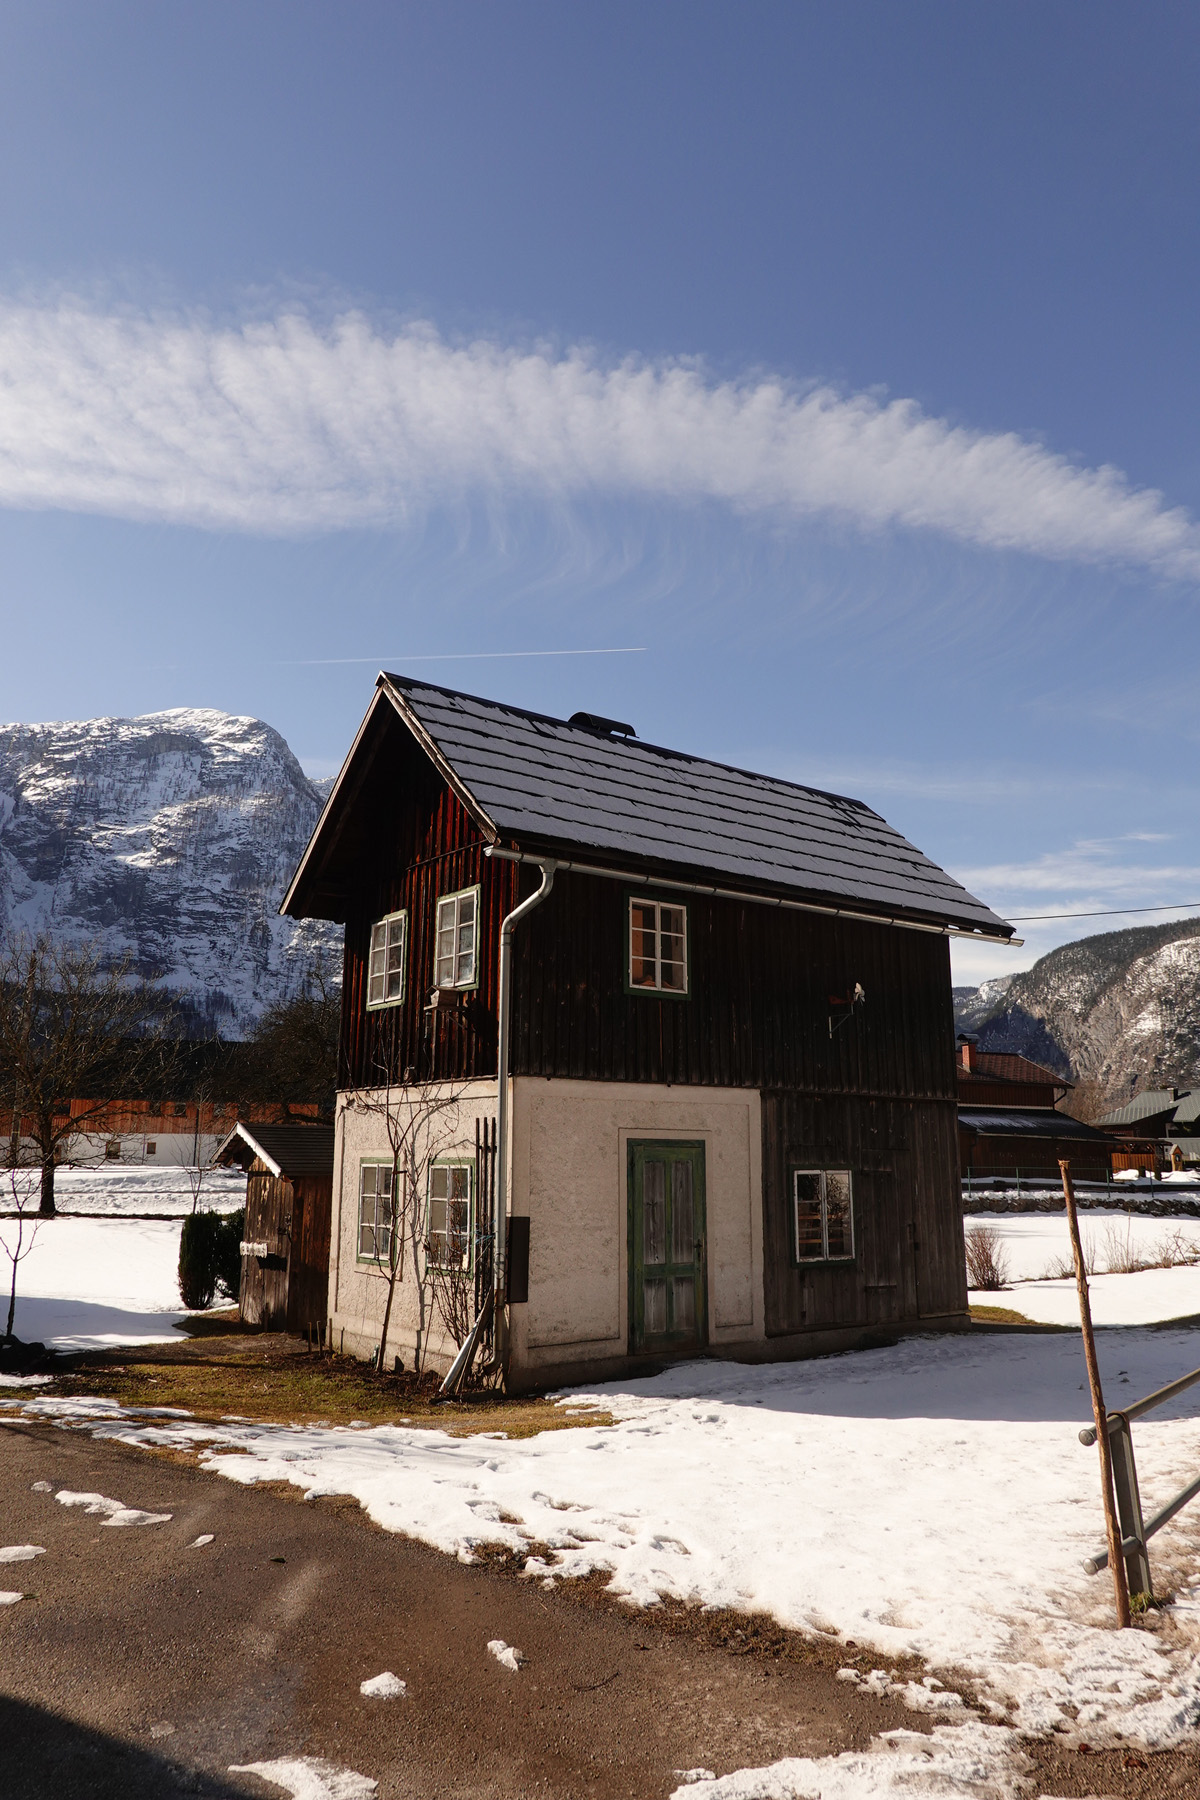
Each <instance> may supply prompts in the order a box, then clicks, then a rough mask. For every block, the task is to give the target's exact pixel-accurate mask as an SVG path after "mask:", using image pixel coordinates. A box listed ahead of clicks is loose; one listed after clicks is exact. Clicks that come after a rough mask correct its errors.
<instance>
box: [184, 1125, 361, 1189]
mask: <svg viewBox="0 0 1200 1800" xmlns="http://www.w3.org/2000/svg"><path fill="white" fill-rule="evenodd" d="M256 1159H258V1160H261V1161H262V1162H265V1163H266V1165H267V1167H268V1169H270V1171H271V1173H272V1175H283V1176H286V1177H287V1179H288V1180H289V1181H290V1180H292V1178H293V1177H294V1176H299V1175H332V1174H333V1126H332V1125H247V1124H245V1123H244V1122H243V1121H242V1120H240V1119H239V1120H238V1122H237V1124H236V1125H235V1126H234V1128H233V1130H232V1131H231V1132H230V1133H229V1135H228V1137H227V1138H226V1139H225V1140H224V1142H223V1143H222V1144H220V1145H219V1146H218V1148H217V1152H216V1155H215V1157H214V1158H213V1160H214V1162H219V1163H226V1164H228V1163H236V1164H237V1165H238V1167H239V1168H243V1169H248V1168H249V1167H250V1164H251V1163H252V1162H254V1161H255V1160H256Z"/></svg>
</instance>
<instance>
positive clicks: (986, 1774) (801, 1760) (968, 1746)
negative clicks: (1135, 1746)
mask: <svg viewBox="0 0 1200 1800" xmlns="http://www.w3.org/2000/svg"><path fill="white" fill-rule="evenodd" d="M1025 1766H1026V1759H1025V1758H1024V1756H1023V1755H1022V1753H1021V1750H1020V1747H1019V1744H1018V1740H1017V1734H1016V1732H1015V1731H1010V1730H1008V1729H1007V1728H1006V1727H1004V1726H1000V1725H938V1726H935V1728H934V1730H933V1731H932V1732H931V1733H930V1734H929V1735H928V1736H926V1735H925V1734H924V1733H923V1732H916V1731H890V1732H888V1733H887V1734H886V1735H885V1736H884V1737H880V1738H876V1739H875V1740H874V1741H873V1742H872V1744H871V1745H870V1747H869V1748H868V1749H867V1750H853V1751H846V1752H844V1753H843V1754H842V1755H841V1756H823V1757H808V1756H791V1757H786V1758H785V1759H784V1760H783V1761H782V1762H777V1763H771V1764H770V1765H769V1766H768V1767H766V1768H762V1769H738V1770H736V1771H735V1772H734V1773H733V1774H731V1775H722V1776H721V1777H720V1778H719V1779H718V1778H716V1777H713V1778H710V1779H708V1780H700V1781H691V1782H689V1784H688V1785H687V1786H686V1787H678V1788H676V1789H675V1792H674V1793H673V1794H672V1796H671V1800H1018V1796H1019V1795H1021V1794H1023V1793H1024V1792H1025V1791H1026V1789H1027V1787H1028V1782H1027V1780H1026V1779H1025V1777H1024V1774H1023V1769H1024V1767H1025Z"/></svg>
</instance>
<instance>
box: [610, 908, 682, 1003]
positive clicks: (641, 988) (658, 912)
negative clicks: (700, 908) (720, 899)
mask: <svg viewBox="0 0 1200 1800" xmlns="http://www.w3.org/2000/svg"><path fill="white" fill-rule="evenodd" d="M635 906H642V907H648V906H652V907H653V908H654V982H653V985H651V983H649V982H647V981H635V980H634V979H633V909H634V907H635ZM665 907H670V908H671V910H672V912H678V913H680V914H682V917H683V934H682V935H683V986H682V987H666V986H664V985H663V978H662V968H663V954H662V943H663V924H662V916H663V909H664V908H665ZM625 935H626V939H627V948H626V954H627V961H626V965H625V981H626V984H627V986H628V989H629V992H630V993H631V994H669V995H672V996H674V997H675V998H676V999H686V998H687V993H688V987H689V983H690V974H691V972H690V970H689V968H688V949H689V947H688V909H687V905H686V903H685V902H684V901H682V900H656V899H653V898H652V897H650V896H648V895H646V894H630V896H629V910H628V913H627V914H626V922H625Z"/></svg>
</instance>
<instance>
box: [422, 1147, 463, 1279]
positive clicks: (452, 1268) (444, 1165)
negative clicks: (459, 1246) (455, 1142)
mask: <svg viewBox="0 0 1200 1800" xmlns="http://www.w3.org/2000/svg"><path fill="white" fill-rule="evenodd" d="M445 1169H465V1170H466V1172H467V1229H466V1240H467V1242H466V1249H465V1251H464V1253H463V1258H462V1261H461V1263H459V1262H454V1261H452V1260H450V1259H449V1258H447V1257H445V1256H435V1254H434V1238H435V1235H436V1236H438V1237H444V1238H446V1240H447V1247H449V1235H450V1233H449V1227H448V1226H447V1229H446V1230H445V1231H444V1232H438V1233H436V1234H435V1232H434V1229H433V1202H434V1192H433V1182H434V1177H435V1176H436V1175H437V1173H438V1172H439V1170H445ZM438 1197H439V1198H440V1197H441V1196H438ZM447 1200H448V1197H447ZM425 1261H426V1264H427V1265H428V1266H430V1267H432V1268H435V1269H444V1270H445V1271H446V1273H447V1274H450V1275H459V1274H462V1275H470V1274H471V1273H472V1272H473V1270H474V1266H475V1162H474V1159H473V1158H472V1157H467V1156H440V1157H438V1159H437V1161H436V1162H434V1163H431V1164H430V1166H429V1179H428V1181H427V1183H426V1188H425Z"/></svg>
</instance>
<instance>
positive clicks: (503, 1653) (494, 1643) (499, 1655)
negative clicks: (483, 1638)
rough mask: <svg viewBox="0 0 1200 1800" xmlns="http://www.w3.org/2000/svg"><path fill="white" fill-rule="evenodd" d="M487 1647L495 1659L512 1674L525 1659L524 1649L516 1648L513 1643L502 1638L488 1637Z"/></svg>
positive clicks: (515, 1672)
mask: <svg viewBox="0 0 1200 1800" xmlns="http://www.w3.org/2000/svg"><path fill="white" fill-rule="evenodd" d="M488 1649H489V1650H490V1651H491V1653H492V1655H493V1656H494V1657H495V1659H496V1661H497V1662H498V1663H502V1664H503V1666H504V1667H505V1668H506V1669H511V1670H512V1672H513V1674H514V1675H515V1674H517V1672H518V1671H519V1669H520V1667H521V1664H522V1663H523V1662H524V1661H525V1653H524V1651H523V1650H518V1649H517V1648H516V1646H515V1644H506V1643H505V1641H504V1639H503V1638H489V1639H488Z"/></svg>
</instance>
